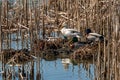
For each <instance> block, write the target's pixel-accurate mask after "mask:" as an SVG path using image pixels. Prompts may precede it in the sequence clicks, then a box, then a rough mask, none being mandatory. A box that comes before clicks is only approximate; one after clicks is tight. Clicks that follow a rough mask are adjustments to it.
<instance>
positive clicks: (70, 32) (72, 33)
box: [60, 23, 82, 39]
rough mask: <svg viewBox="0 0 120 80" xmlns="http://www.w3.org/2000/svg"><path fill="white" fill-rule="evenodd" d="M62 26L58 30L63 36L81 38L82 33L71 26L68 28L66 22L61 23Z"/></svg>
mask: <svg viewBox="0 0 120 80" xmlns="http://www.w3.org/2000/svg"><path fill="white" fill-rule="evenodd" d="M62 27H63V28H62V29H61V30H60V31H61V33H62V34H63V36H64V38H74V37H77V38H78V39H80V38H82V34H81V33H80V32H79V31H78V30H76V29H73V28H69V27H68V25H67V24H66V23H63V26H62Z"/></svg>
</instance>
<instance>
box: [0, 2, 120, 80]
mask: <svg viewBox="0 0 120 80" xmlns="http://www.w3.org/2000/svg"><path fill="white" fill-rule="evenodd" d="M119 4H120V1H118V0H109V1H108V0H49V1H47V0H21V1H20V0H17V3H16V4H14V5H10V4H9V2H7V1H4V2H2V5H1V9H2V12H1V15H0V16H1V19H0V21H1V24H0V28H2V32H1V36H0V37H2V38H1V39H2V40H1V43H2V42H3V41H4V39H6V45H7V47H6V49H10V48H11V33H13V32H15V33H16V35H17V38H18V36H21V38H22V48H25V47H27V48H28V44H29V42H28V41H29V40H28V38H26V37H25V35H26V34H29V35H30V48H31V50H33V46H32V45H33V42H34V40H38V39H43V38H45V36H56V34H55V33H57V36H59V34H60V33H59V30H60V28H61V25H62V23H63V22H66V23H68V25H69V26H70V27H72V28H77V29H78V30H79V31H80V32H82V33H83V34H84V30H85V29H86V28H91V29H92V30H93V31H94V32H97V33H100V34H103V35H104V36H105V39H106V40H107V45H106V43H105V42H104V47H103V48H104V52H103V53H102V54H103V55H104V56H103V57H104V59H102V58H101V57H102V56H101V52H100V50H98V58H97V62H96V66H97V67H96V73H97V75H96V76H95V77H96V79H97V80H101V79H104V80H105V79H107V80H110V79H112V80H118V79H119V76H120V72H119V71H120V69H119V66H120V65H119V60H120V59H119V56H120V55H119V53H120V50H119V49H120V45H119V44H120V11H119V7H120V5H119ZM38 34H41V35H38ZM17 43H18V42H17ZM37 43H38V41H37ZM25 44H26V45H25ZM18 45H19V44H18ZM100 47H102V46H99V49H101V48H100ZM1 49H3V48H2V46H1ZM38 53H39V50H38V52H36V54H35V55H36V56H37V55H38ZM38 63H39V62H38ZM38 67H40V66H39V64H38ZM37 69H39V68H37ZM38 72H39V70H38ZM98 72H99V73H98ZM113 76H114V77H113Z"/></svg>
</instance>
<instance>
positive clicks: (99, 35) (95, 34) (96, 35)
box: [89, 33, 102, 37]
mask: <svg viewBox="0 0 120 80" xmlns="http://www.w3.org/2000/svg"><path fill="white" fill-rule="evenodd" d="M89 35H90V36H95V37H101V36H102V35H101V34H98V33H89Z"/></svg>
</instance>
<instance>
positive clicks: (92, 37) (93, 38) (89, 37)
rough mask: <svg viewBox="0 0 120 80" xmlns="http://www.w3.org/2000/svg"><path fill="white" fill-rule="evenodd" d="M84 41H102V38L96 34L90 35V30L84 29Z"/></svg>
mask: <svg viewBox="0 0 120 80" xmlns="http://www.w3.org/2000/svg"><path fill="white" fill-rule="evenodd" d="M85 32H86V34H87V36H86V39H87V41H88V42H95V41H104V37H103V36H102V35H101V34H98V33H92V31H91V29H86V31H85Z"/></svg>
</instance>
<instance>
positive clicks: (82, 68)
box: [0, 58, 95, 80]
mask: <svg viewBox="0 0 120 80" xmlns="http://www.w3.org/2000/svg"><path fill="white" fill-rule="evenodd" d="M38 62H39V63H38ZM72 62H73V61H72V60H70V59H69V58H66V59H65V58H64V59H57V60H54V61H46V60H44V59H41V60H39V61H38V60H35V61H32V62H28V63H25V64H24V65H23V64H22V65H14V66H13V65H9V64H6V65H5V69H4V70H5V71H6V72H5V73H4V76H3V74H0V80H4V78H5V75H7V77H6V78H7V79H10V80H21V79H22V78H23V80H56V79H57V80H94V68H95V66H94V64H92V63H89V62H87V63H76V64H77V65H73V63H72ZM0 66H1V69H0V71H2V62H1V63H0ZM23 73H24V75H25V76H24V75H23ZM38 74H39V75H38ZM38 77H39V78H40V79H38Z"/></svg>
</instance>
